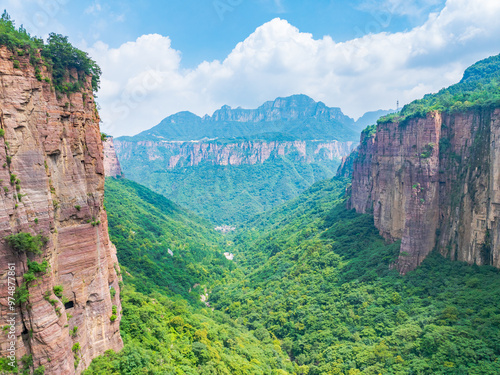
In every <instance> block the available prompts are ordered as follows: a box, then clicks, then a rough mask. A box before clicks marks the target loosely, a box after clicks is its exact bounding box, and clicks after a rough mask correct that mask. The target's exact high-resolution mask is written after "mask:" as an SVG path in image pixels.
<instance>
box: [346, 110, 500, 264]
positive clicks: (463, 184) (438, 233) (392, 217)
mask: <svg viewBox="0 0 500 375" xmlns="http://www.w3.org/2000/svg"><path fill="white" fill-rule="evenodd" d="M363 137H364V136H362V138H363ZM499 145H500V109H491V108H485V109H477V110H470V111H468V112H465V113H463V112H461V113H456V114H445V113H440V112H433V113H430V114H429V115H428V116H427V117H426V118H415V119H411V120H408V121H406V122H404V123H398V122H389V123H382V124H379V125H378V127H377V131H376V134H373V135H371V136H368V137H366V138H364V139H362V142H361V145H360V147H359V151H358V152H359V154H358V157H357V159H356V161H355V162H354V166H353V179H352V187H351V191H352V192H351V197H350V200H349V202H348V204H349V206H350V207H351V208H354V209H356V211H358V212H361V213H372V214H373V216H374V221H375V225H376V227H377V228H378V229H379V230H380V233H381V235H382V236H384V237H385V238H387V239H388V240H391V241H395V240H401V254H400V256H399V259H398V262H397V264H396V266H397V268H398V269H399V271H400V272H401V273H406V272H408V271H410V270H413V269H415V268H416V267H417V266H418V265H419V264H420V263H421V262H422V261H423V260H424V259H425V257H426V256H427V255H428V254H429V252H431V251H432V250H433V249H434V248H437V249H438V250H439V251H440V252H441V253H442V254H443V255H445V256H448V257H451V258H452V259H454V260H460V261H465V262H468V263H470V264H473V263H475V264H478V265H483V264H489V265H493V266H495V267H500V152H499V150H500V149H499Z"/></svg>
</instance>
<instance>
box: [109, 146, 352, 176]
mask: <svg viewBox="0 0 500 375" xmlns="http://www.w3.org/2000/svg"><path fill="white" fill-rule="evenodd" d="M114 143H115V146H116V151H117V153H118V155H119V157H120V159H121V160H122V161H124V163H125V161H126V162H128V163H130V162H131V161H133V160H135V161H140V162H141V163H142V164H141V165H147V164H148V163H150V162H153V161H154V162H155V163H159V162H162V163H164V168H165V169H173V168H176V167H188V166H189V167H192V166H197V165H199V164H201V163H209V164H213V165H232V166H237V165H245V164H246V165H255V164H263V163H264V162H265V161H267V160H269V159H272V158H273V157H280V156H287V157H290V158H293V159H294V160H296V161H300V162H303V163H313V162H323V161H337V160H340V159H341V158H342V157H343V156H346V155H349V153H350V152H351V151H352V150H353V148H354V147H355V143H354V142H350V141H348V142H339V141H335V140H332V141H250V140H249V141H227V142H226V143H222V142H221V143H219V142H217V141H211V142H209V141H207V142H202V141H191V142H176V141H171V142H167V141H161V142H154V141H138V142H132V141H127V140H120V139H116V140H115V141H114ZM110 160H111V158H110ZM124 165H125V164H124Z"/></svg>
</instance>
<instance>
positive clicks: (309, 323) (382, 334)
mask: <svg viewBox="0 0 500 375" xmlns="http://www.w3.org/2000/svg"><path fill="white" fill-rule="evenodd" d="M347 184H348V180H346V179H340V178H334V179H332V180H327V181H323V182H321V183H318V184H315V185H314V186H313V187H312V188H310V189H308V190H307V191H306V192H305V193H303V194H301V195H300V196H299V197H298V198H297V199H295V200H293V201H291V202H289V203H287V204H285V205H283V206H281V207H280V208H278V209H275V210H273V211H271V212H269V213H266V214H263V215H260V216H258V217H256V218H254V219H253V220H252V221H250V222H248V225H247V227H246V229H245V230H242V231H239V232H238V233H237V234H235V235H234V236H233V237H226V239H225V241H224V243H222V242H218V240H217V237H216V236H214V235H213V234H212V235H210V230H208V229H202V224H203V221H201V220H199V219H196V218H195V217H194V216H193V215H192V214H188V213H186V212H181V211H178V210H175V209H174V210H172V209H171V211H170V212H171V215H172V217H171V220H172V221H171V223H172V224H171V225H174V223H177V222H178V221H179V220H181V222H182V221H183V224H182V225H184V228H185V230H186V228H187V227H186V225H187V226H189V225H193V224H192V223H197V225H200V226H199V227H198V232H199V235H200V237H199V239H200V240H203V239H205V238H206V241H207V243H212V244H213V248H212V250H213V252H214V253H218V252H222V251H224V249H226V250H228V251H232V252H233V253H235V255H236V256H235V261H234V263H232V265H227V264H224V263H221V264H220V265H219V267H220V269H221V270H223V271H222V272H219V273H217V274H215V275H213V276H211V277H206V278H205V279H204V280H203V281H202V282H204V283H205V285H206V286H207V289H208V290H207V291H208V293H209V299H208V300H209V303H210V305H211V307H212V308H215V310H214V311H212V310H211V309H210V308H206V306H204V305H202V304H200V303H199V302H197V301H195V299H194V298H191V297H193V295H191V296H188V299H187V300H186V297H182V296H180V295H178V294H177V295H174V293H173V292H174V291H173V290H169V289H168V287H166V288H165V287H163V286H162V287H161V288H154V287H151V290H155V289H156V290H158V292H153V293H152V294H149V295H146V294H142V293H138V292H137V291H134V289H137V288H142V286H141V283H142V282H143V281H142V280H141V279H142V278H140V277H135V275H136V274H138V269H137V270H133V268H132V267H131V263H132V262H131V261H125V260H121V261H122V263H123V264H124V265H125V269H126V270H128V271H130V273H131V275H132V276H133V277H130V276H127V275H126V274H125V275H126V278H125V288H124V292H123V320H122V321H123V323H122V335H123V337H124V340H125V344H126V346H125V350H124V351H122V352H120V353H119V354H115V353H111V352H110V353H108V355H107V356H105V357H101V358H99V359H98V360H96V361H94V362H93V365H92V367H91V368H90V369H89V370H88V371H87V373H86V374H130V373H133V374H136V373H137V374H138V373H151V374H156V373H162V371H164V372H166V373H170V372H172V373H174V371H177V372H176V373H179V374H214V373H217V374H219V373H220V374H286V373H290V374H292V373H295V374H315V375H316V374H317V375H319V374H358V373H359V374H361V373H362V374H379V373H382V374H492V375H493V374H497V373H498V372H499V371H500V359H499V357H500V340H499V339H498V337H500V336H499V333H500V305H498V298H497V296H498V293H500V273H499V270H498V269H495V268H492V267H487V266H486V267H477V266H468V265H465V264H463V263H460V262H451V261H449V260H447V259H445V258H442V257H441V256H439V255H438V254H434V255H432V256H431V257H429V258H428V259H427V260H426V261H425V262H424V263H423V264H422V266H421V267H420V268H418V269H417V270H416V271H414V272H410V273H408V274H407V275H406V276H400V275H399V274H398V273H397V272H396V271H395V270H391V264H392V262H393V261H394V260H395V259H396V256H397V251H398V248H399V244H398V243H394V244H392V245H391V244H386V243H385V241H384V240H383V239H382V238H381V237H380V236H379V235H378V233H377V230H376V229H375V227H374V226H373V224H372V218H371V217H370V216H369V215H359V214H356V213H355V212H353V211H350V210H347V209H346V208H345V197H344V193H345V189H346V186H347ZM132 187H133V189H134V190H135V191H136V192H138V193H139V194H140V195H141V198H138V197H137V198H133V199H131V200H130V201H129V202H127V203H126V204H127V207H128V208H129V211H132V212H135V211H137V212H138V213H137V215H138V217H139V218H140V217H141V216H142V215H144V213H141V206H145V207H148V208H147V209H149V208H150V206H148V205H149V203H146V202H148V201H149V202H151V199H152V198H153V197H154V198H155V199H156V198H157V196H156V195H155V194H154V193H152V192H150V191H149V190H147V189H145V188H143V187H140V186H139V185H137V184H132V183H130V182H127V181H125V180H109V181H108V182H107V192H106V194H107V198H106V199H107V201H106V202H107V210H108V213H109V214H110V216H111V213H112V212H113V211H115V210H117V207H116V205H117V202H118V201H119V199H117V198H118V197H117V196H115V194H118V196H120V197H121V196H122V194H123V192H124V191H125V190H122V189H131V188H132ZM131 192H132V191H131V190H128V193H129V194H130V193H131ZM134 194H137V193H134ZM130 196H133V194H130ZM163 204H165V205H167V206H168V201H165V202H164V203H163ZM170 205H171V204H170ZM167 216H170V215H168V214H167ZM186 217H189V221H188V222H190V223H191V224H186V223H187V222H186V220H187V219H186ZM178 225H179V226H180V225H181V224H180V223H179V224H178ZM128 226H130V222H129V221H128V220H121V221H118V220H115V219H111V220H110V228H111V235H112V238H116V233H117V228H119V232H118V233H120V232H122V231H123V230H126V229H127V228H128ZM155 227H156V228H155ZM161 227H163V224H161V223H159V222H156V223H155V224H153V226H152V227H151V226H150V227H149V229H148V231H151V230H155V231H158V230H159V229H160V228H161ZM133 230H135V229H133ZM161 230H163V231H165V232H164V233H165V235H166V234H167V233H172V232H171V231H172V230H173V229H172V228H170V229H168V228H166V227H163V229H161ZM193 235H194V234H193ZM207 235H208V237H206V236H207ZM210 236H212V237H210ZM187 238H188V237H186V238H184V240H186V239H187ZM115 241H116V240H115ZM217 243H220V244H221V245H222V246H221V247H219V248H218V247H217ZM116 244H117V246H118V256H119V258H120V253H121V252H122V250H121V249H122V246H123V243H122V242H119V241H116ZM140 246H141V245H140V243H139V242H137V243H136V246H134V247H131V248H130V250H129V251H130V253H131V254H132V252H135V251H137V252H139V251H140ZM193 246H194V247H195V245H194V243H193ZM223 246H225V247H223ZM134 249H136V250H134ZM214 258H215V259H217V257H214ZM121 259H123V258H121ZM203 259H210V258H209V257H205V258H203ZM203 262H205V261H203V260H202V261H201V263H202V264H207V266H209V265H210V262H205V263H203ZM159 264H164V263H159ZM192 266H194V264H193V265H192ZM162 267H163V266H162ZM204 267H205V266H204ZM172 272H173V270H171V269H169V268H165V274H171V277H173V278H176V277H178V276H176V275H174V274H172ZM180 272H181V273H182V272H184V271H182V270H181V271H180ZM186 277H187V278H188V279H190V278H191V280H194V279H193V276H192V275H191V274H188V275H186ZM196 277H197V276H196ZM157 280H158V278H154V277H153V278H151V279H150V282H151V283H152V284H154V283H155V282H156V281H157ZM197 293H198V294H200V293H201V294H203V293H204V291H200V290H199V289H198V291H197Z"/></svg>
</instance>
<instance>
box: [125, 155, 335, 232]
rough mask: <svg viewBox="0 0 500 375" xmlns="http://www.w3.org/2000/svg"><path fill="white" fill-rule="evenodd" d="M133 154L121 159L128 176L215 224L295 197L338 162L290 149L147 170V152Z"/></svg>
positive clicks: (160, 165) (233, 221) (153, 165)
mask: <svg viewBox="0 0 500 375" xmlns="http://www.w3.org/2000/svg"><path fill="white" fill-rule="evenodd" d="M146 152H147V151H146V150H144V153H146ZM137 154H138V155H136V157H134V159H133V160H127V161H124V162H123V167H124V170H126V176H127V177H129V178H131V179H132V180H134V181H141V183H143V184H144V185H146V186H148V187H149V188H150V189H152V190H154V191H155V192H157V193H160V194H162V195H164V196H166V197H168V198H169V199H171V200H173V201H175V202H177V203H178V204H180V205H182V206H183V207H187V208H188V209H190V210H192V211H193V212H196V213H198V214H199V215H201V216H203V217H204V218H206V219H208V220H210V221H211V222H212V223H214V224H218V225H221V224H232V225H234V224H239V223H243V222H245V221H246V220H248V219H250V218H251V217H253V216H254V215H256V214H258V213H261V212H264V211H268V210H270V209H272V208H274V207H276V206H278V205H280V204H282V203H284V202H286V201H287V200H290V199H292V198H295V197H296V196H298V195H299V194H300V193H301V192H302V191H304V190H305V189H307V188H308V187H309V186H311V185H312V184H313V183H314V182H316V181H321V180H323V179H326V178H331V177H332V176H333V175H334V174H335V171H336V169H337V167H338V165H339V162H338V161H337V160H332V161H325V162H317V163H310V164H307V163H304V162H302V161H300V160H299V161H295V160H294V159H293V155H291V156H276V157H272V158H270V159H269V160H266V161H265V162H264V163H262V164H255V165H238V166H222V165H212V164H211V163H209V162H206V163H202V164H200V165H198V166H193V167H182V166H179V167H176V168H174V169H167V168H165V163H164V162H163V163H160V162H149V166H150V168H149V171H145V170H144V167H143V166H144V163H145V162H146V161H145V160H146V159H145V156H143V155H142V152H141V153H140V152H137Z"/></svg>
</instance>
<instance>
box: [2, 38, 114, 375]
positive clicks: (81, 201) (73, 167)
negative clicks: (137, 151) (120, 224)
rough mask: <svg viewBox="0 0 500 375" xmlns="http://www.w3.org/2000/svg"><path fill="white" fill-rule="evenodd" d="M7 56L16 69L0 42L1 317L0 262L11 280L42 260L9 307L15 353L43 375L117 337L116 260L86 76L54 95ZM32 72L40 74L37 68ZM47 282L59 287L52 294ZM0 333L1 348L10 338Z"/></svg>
mask: <svg viewBox="0 0 500 375" xmlns="http://www.w3.org/2000/svg"><path fill="white" fill-rule="evenodd" d="M16 58H17V59H18V60H19V62H20V68H18V69H16V68H14V64H13V61H12V60H11V53H10V51H8V50H7V49H6V48H4V47H1V48H0V83H1V85H0V127H1V128H2V129H3V130H4V131H5V135H4V136H3V137H0V184H1V186H2V192H1V194H0V264H1V265H2V268H1V269H0V280H1V281H2V282H1V287H0V310H1V319H2V321H4V322H5V321H6V320H7V317H12V316H11V315H7V313H8V312H9V310H8V297H10V295H9V289H8V282H7V280H8V279H7V277H8V273H7V271H8V269H7V264H10V263H12V264H14V267H15V280H16V282H15V283H16V287H17V289H19V287H20V286H21V285H22V284H23V283H25V282H26V280H25V278H24V277H23V274H26V273H27V272H28V259H30V260H31V261H36V262H38V263H42V261H43V260H46V261H47V262H48V264H49V268H47V270H46V272H40V273H35V274H36V276H37V277H38V280H35V281H31V282H29V283H28V284H27V285H28V287H29V288H28V290H29V298H28V299H27V301H26V302H25V303H22V304H21V305H17V306H16V308H15V313H16V314H17V315H15V316H14V317H15V324H14V326H15V337H16V338H15V340H14V341H15V347H16V357H17V358H18V360H19V359H20V358H21V357H22V356H23V355H25V354H28V355H29V354H31V355H32V357H33V362H34V367H35V368H37V367H39V366H44V367H45V373H46V374H74V373H77V374H78V373H80V372H81V371H82V370H83V369H84V368H85V367H86V366H87V365H89V363H90V361H91V360H92V358H94V357H96V356H98V355H100V354H102V353H103V352H104V351H105V350H107V349H114V350H119V349H120V348H121V347H122V345H123V344H122V340H121V338H120V332H119V322H120V311H121V306H120V300H119V287H118V276H117V272H118V270H119V268H118V262H117V258H116V249H115V247H114V246H113V244H112V243H111V242H110V240H109V237H108V226H107V216H106V211H104V209H103V194H104V168H103V158H102V155H103V146H102V142H101V139H100V130H99V118H98V115H97V111H96V110H95V104H94V99H93V95H92V89H91V84H90V81H88V82H87V85H86V88H85V89H84V90H83V95H82V93H73V94H71V95H69V96H67V95H63V94H59V93H56V92H54V90H53V89H52V88H51V86H50V83H46V82H43V81H38V80H37V79H36V78H35V72H34V68H33V67H32V66H31V65H30V63H29V58H28V57H27V56H24V57H21V56H19V57H16ZM72 73H73V74H76V72H72ZM41 74H42V76H43V77H48V73H47V71H46V70H43V71H42V72H41ZM2 165H3V167H1V166H2ZM20 232H28V233H31V234H32V235H36V234H42V235H43V236H45V237H46V238H47V243H46V245H45V246H43V248H42V251H43V253H42V254H41V255H34V254H31V253H28V254H27V253H22V252H21V253H20V252H18V251H16V250H14V249H13V248H12V247H11V246H10V245H9V244H8V243H7V241H6V240H5V237H6V236H8V235H10V234H13V233H20ZM54 286H62V287H63V292H62V296H60V297H58V296H56V295H55V294H54V292H53V287H54ZM111 288H114V290H115V291H116V294H115V293H114V292H113V291H112V290H111ZM110 290H111V293H110ZM58 294H59V293H58ZM113 305H115V306H117V308H116V310H117V314H116V315H117V319H116V320H115V321H114V322H112V321H111V320H110V317H111V315H112V310H113V308H112V306H113ZM75 327H78V328H77V329H76V331H74V328H75ZM70 331H73V334H70ZM0 337H1V339H0V346H1V350H2V357H5V356H6V354H7V353H8V349H9V347H10V341H11V340H7V336H6V335H1V336H0ZM76 343H79V348H78V346H76V347H74V345H75V344H76ZM72 348H74V350H72Z"/></svg>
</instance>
